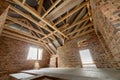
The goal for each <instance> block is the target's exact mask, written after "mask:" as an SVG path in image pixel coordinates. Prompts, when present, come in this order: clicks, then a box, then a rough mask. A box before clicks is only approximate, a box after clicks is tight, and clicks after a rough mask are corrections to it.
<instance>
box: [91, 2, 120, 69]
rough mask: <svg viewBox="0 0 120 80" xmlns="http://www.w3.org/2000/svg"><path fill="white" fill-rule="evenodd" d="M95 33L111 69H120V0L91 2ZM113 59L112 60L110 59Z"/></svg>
mask: <svg viewBox="0 0 120 80" xmlns="http://www.w3.org/2000/svg"><path fill="white" fill-rule="evenodd" d="M91 7H92V12H93V20H94V26H95V31H96V33H97V35H98V37H99V39H100V40H101V42H102V43H103V46H104V49H105V50H106V54H105V56H107V57H109V62H110V65H111V66H112V67H113V68H118V69H119V68H120V50H119V49H120V0H104V1H103V0H91ZM111 58H113V59H111Z"/></svg>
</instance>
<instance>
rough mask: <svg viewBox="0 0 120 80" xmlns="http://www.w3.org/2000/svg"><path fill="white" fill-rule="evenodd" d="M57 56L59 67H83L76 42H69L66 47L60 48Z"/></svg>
mask: <svg viewBox="0 0 120 80" xmlns="http://www.w3.org/2000/svg"><path fill="white" fill-rule="evenodd" d="M57 54H58V67H69V68H71V67H75V68H79V67H82V65H81V59H80V56H79V49H78V46H77V43H76V40H72V41H69V42H68V43H66V44H65V45H64V46H62V47H59V48H58V50H57Z"/></svg>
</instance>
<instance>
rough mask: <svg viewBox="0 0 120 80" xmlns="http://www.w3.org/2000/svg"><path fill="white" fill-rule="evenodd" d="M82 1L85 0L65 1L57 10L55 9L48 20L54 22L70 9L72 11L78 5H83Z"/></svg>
mask: <svg viewBox="0 0 120 80" xmlns="http://www.w3.org/2000/svg"><path fill="white" fill-rule="evenodd" d="M82 1H83V0H64V1H63V3H61V4H60V5H59V6H58V7H57V8H55V9H54V10H53V11H52V12H51V13H49V15H48V16H46V18H47V19H49V20H51V21H53V20H55V19H56V18H58V17H59V16H61V15H63V14H64V13H66V12H67V11H69V10H70V9H72V8H73V7H75V6H76V5H78V4H81V3H82ZM71 4H72V5H71Z"/></svg>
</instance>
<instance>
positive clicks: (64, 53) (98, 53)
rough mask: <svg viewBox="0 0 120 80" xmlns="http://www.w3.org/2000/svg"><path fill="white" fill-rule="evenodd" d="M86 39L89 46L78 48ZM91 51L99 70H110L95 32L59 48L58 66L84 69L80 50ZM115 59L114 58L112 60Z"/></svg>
mask: <svg viewBox="0 0 120 80" xmlns="http://www.w3.org/2000/svg"><path fill="white" fill-rule="evenodd" d="M84 39H86V41H87V43H88V45H86V46H84V45H81V47H80V48H78V45H77V43H78V42H79V41H80V40H84ZM83 49H89V50H90V52H91V55H92V57H93V60H94V62H95V63H96V66H97V67H99V68H110V67H111V65H110V62H109V58H108V56H106V55H105V54H106V53H105V51H104V49H103V47H102V45H101V43H100V41H99V40H98V38H97V36H96V34H95V32H94V33H92V34H88V35H86V36H83V37H80V38H78V39H74V40H72V41H69V42H67V43H66V44H65V45H64V46H62V47H60V48H58V51H57V54H58V66H59V67H82V64H81V60H80V55H79V50H83ZM111 59H113V58H111Z"/></svg>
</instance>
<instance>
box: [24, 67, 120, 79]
mask: <svg viewBox="0 0 120 80" xmlns="http://www.w3.org/2000/svg"><path fill="white" fill-rule="evenodd" d="M22 72H24V73H30V74H34V75H37V77H38V76H43V75H47V76H51V77H58V78H62V79H63V80H64V79H65V80H120V70H115V69H98V68H79V69H75V68H72V69H71V68H70V69H69V68H42V69H39V70H26V71H22Z"/></svg>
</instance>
